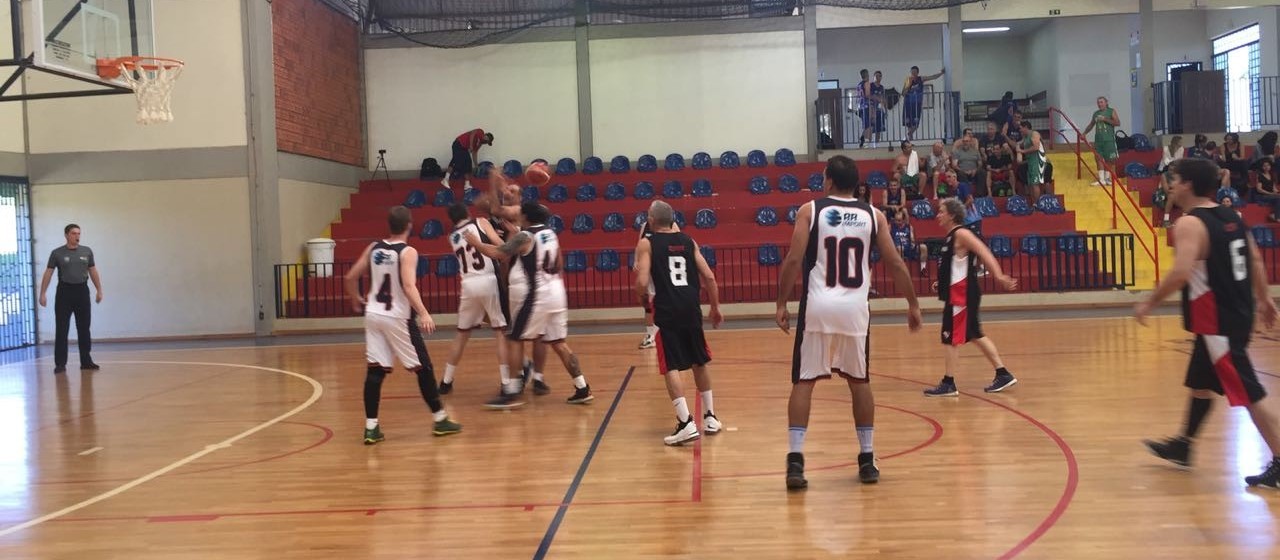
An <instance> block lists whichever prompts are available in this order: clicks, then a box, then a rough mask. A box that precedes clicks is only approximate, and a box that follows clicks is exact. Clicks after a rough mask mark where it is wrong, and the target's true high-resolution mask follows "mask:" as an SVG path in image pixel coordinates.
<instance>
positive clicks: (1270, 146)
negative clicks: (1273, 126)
mask: <svg viewBox="0 0 1280 560" xmlns="http://www.w3.org/2000/svg"><path fill="white" fill-rule="evenodd" d="M1276 140H1277V134H1276V131H1274V130H1272V131H1270V132H1268V133H1266V134H1263V135H1262V138H1259V139H1258V145H1257V146H1254V147H1253V156H1252V157H1250V159H1249V161H1251V162H1253V164H1254V165H1257V163H1258V161H1260V160H1262V158H1269V159H1271V161H1272V162H1275V160H1276V159H1277V158H1278V157H1280V149H1277V148H1276Z"/></svg>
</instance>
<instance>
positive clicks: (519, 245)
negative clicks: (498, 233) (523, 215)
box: [465, 231, 533, 260]
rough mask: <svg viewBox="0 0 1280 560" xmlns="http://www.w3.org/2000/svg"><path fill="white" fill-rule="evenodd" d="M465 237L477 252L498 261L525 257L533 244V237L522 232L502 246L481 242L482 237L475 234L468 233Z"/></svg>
mask: <svg viewBox="0 0 1280 560" xmlns="http://www.w3.org/2000/svg"><path fill="white" fill-rule="evenodd" d="M465 237H466V238H467V243H469V244H471V246H472V247H475V248H476V250H477V251H480V254H482V255H484V256H486V257H489V258H491V259H498V260H504V259H508V258H511V257H513V256H516V255H523V254H525V253H526V252H527V251H528V249H529V244H530V243H533V237H531V236H530V235H529V232H527V231H522V232H520V233H518V234H516V235H515V236H513V237H512V238H511V239H509V240H507V242H506V243H503V244H502V245H490V244H488V243H485V242H483V241H480V237H479V236H477V235H476V234H475V232H470V231H468V232H467V233H466V234H465Z"/></svg>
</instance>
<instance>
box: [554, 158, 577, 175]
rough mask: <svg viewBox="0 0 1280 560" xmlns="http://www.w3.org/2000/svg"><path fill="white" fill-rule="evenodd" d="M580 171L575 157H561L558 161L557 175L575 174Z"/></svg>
mask: <svg viewBox="0 0 1280 560" xmlns="http://www.w3.org/2000/svg"><path fill="white" fill-rule="evenodd" d="M577 172H578V162H576V161H573V158H560V161H558V162H556V175H573V174H574V173H577Z"/></svg>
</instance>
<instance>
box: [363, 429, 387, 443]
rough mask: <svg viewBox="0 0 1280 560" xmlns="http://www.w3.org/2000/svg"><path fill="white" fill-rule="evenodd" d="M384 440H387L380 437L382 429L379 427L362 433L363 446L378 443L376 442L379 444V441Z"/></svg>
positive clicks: (382, 436)
mask: <svg viewBox="0 0 1280 560" xmlns="http://www.w3.org/2000/svg"><path fill="white" fill-rule="evenodd" d="M384 439H387V438H386V436H384V435H382V427H380V426H374V427H373V429H372V430H365V431H364V444H365V445H373V444H375V443H378V442H380V441H382V440H384Z"/></svg>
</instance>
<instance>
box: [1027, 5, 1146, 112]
mask: <svg viewBox="0 0 1280 560" xmlns="http://www.w3.org/2000/svg"><path fill="white" fill-rule="evenodd" d="M1026 42H1027V57H1026V67H1025V68H1026V69H1025V71H1024V72H1023V76H1024V77H1025V79H1026V88H1027V91H1028V92H1030V93H1040V92H1042V91H1043V92H1047V94H1048V97H1049V99H1048V103H1049V105H1051V106H1052V105H1057V104H1058V98H1059V96H1058V57H1059V52H1058V28H1057V22H1053V23H1050V24H1048V25H1046V26H1044V27H1041V28H1040V29H1038V30H1036V32H1035V33H1032V34H1031V35H1029V36H1028V37H1027V38H1026ZM1125 53H1128V50H1126V51H1125Z"/></svg>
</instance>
